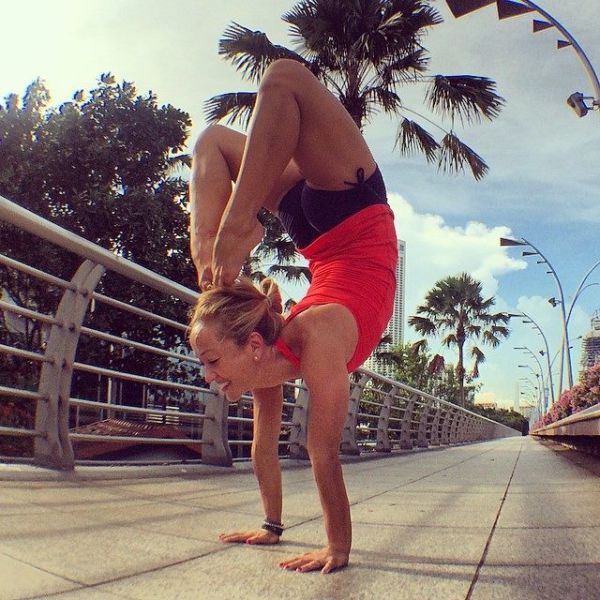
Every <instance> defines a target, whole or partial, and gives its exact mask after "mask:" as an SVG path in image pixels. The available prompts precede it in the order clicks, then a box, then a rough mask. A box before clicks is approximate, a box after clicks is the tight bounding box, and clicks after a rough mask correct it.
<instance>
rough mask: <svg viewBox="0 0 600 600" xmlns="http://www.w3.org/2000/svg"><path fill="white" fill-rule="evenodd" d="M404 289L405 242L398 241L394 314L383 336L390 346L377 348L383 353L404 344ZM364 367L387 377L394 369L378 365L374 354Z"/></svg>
mask: <svg viewBox="0 0 600 600" xmlns="http://www.w3.org/2000/svg"><path fill="white" fill-rule="evenodd" d="M405 287H406V242H403V241H402V240H398V267H397V268H396V295H395V297H394V312H393V313H392V318H391V319H390V322H389V323H388V326H387V328H386V330H385V333H384V335H389V336H390V338H391V343H390V344H385V345H384V346H380V347H379V348H377V351H382V350H383V351H385V350H389V349H391V348H392V347H393V346H397V345H398V344H402V343H403V342H404V290H405ZM365 367H366V368H367V369H370V370H371V371H375V372H377V373H379V374H381V375H385V376H387V377H389V376H391V375H392V374H393V372H394V368H393V366H391V365H389V366H388V365H378V364H377V361H376V360H375V353H373V354H371V356H370V357H369V358H368V359H367V362H366V363H365Z"/></svg>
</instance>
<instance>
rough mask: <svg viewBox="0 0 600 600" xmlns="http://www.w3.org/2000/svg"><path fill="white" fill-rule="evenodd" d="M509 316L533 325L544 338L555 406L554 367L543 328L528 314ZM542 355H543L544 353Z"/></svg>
mask: <svg viewBox="0 0 600 600" xmlns="http://www.w3.org/2000/svg"><path fill="white" fill-rule="evenodd" d="M507 316H509V317H519V318H521V320H522V322H523V323H525V324H527V325H529V324H531V325H533V327H534V328H535V329H536V330H537V332H538V333H539V334H540V335H541V336H542V339H543V340H544V346H545V348H546V361H547V363H548V387H549V388H550V397H551V399H552V404H554V400H555V396H554V381H553V380H552V365H551V363H550V349H549V347H548V339H547V338H546V335H545V334H544V332H543V330H542V328H541V327H540V326H539V325H538V324H537V323H536V322H535V321H534V319H533V317H530V316H529V315H528V314H527V313H526V312H523V311H519V312H518V313H517V314H515V313H508V315H507ZM523 317H524V318H523ZM542 355H543V353H542ZM546 409H548V407H547V406H546Z"/></svg>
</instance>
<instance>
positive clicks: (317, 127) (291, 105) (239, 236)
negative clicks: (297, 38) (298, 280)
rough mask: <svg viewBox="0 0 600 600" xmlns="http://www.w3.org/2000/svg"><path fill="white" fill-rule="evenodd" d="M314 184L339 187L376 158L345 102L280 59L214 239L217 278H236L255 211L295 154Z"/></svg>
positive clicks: (263, 88) (262, 93)
mask: <svg viewBox="0 0 600 600" xmlns="http://www.w3.org/2000/svg"><path fill="white" fill-rule="evenodd" d="M292 160H293V161H295V163H296V164H297V165H298V168H299V169H300V171H301V172H302V174H303V176H304V178H306V180H307V183H308V184H309V185H311V186H313V187H317V188H322V189H330V190H336V189H338V190H340V189H345V188H346V187H348V186H347V185H345V184H344V181H355V179H356V170H357V169H358V168H363V169H364V170H365V172H366V173H367V174H371V173H372V172H373V171H374V170H375V162H374V160H373V157H372V155H371V153H370V151H369V148H368V146H367V144H366V142H365V141H364V139H363V137H362V135H361V133H360V131H359V129H358V127H357V126H356V124H355V123H354V121H353V120H352V118H351V117H350V115H349V114H348V112H347V111H346V110H345V109H344V108H343V106H342V105H341V104H340V102H339V101H338V100H337V99H336V98H335V97H334V96H333V95H332V94H331V93H330V92H329V91H328V90H327V89H326V88H325V87H324V86H322V85H321V83H320V82H319V81H318V80H317V79H316V78H315V77H314V75H312V73H310V71H309V70H308V69H306V67H304V66H303V65H301V64H300V63H298V62H296V61H292V60H285V59H284V60H279V61H276V62H275V63H273V64H272V65H271V66H270V67H269V68H268V69H267V71H266V73H265V75H264V77H263V80H262V82H261V85H260V88H259V92H258V97H257V102H256V107H255V109H254V115H253V118H252V122H251V126H250V130H249V132H248V139H247V143H246V145H245V148H244V154H243V158H242V162H241V165H240V173H239V177H238V180H237V183H236V185H235V187H234V190H233V193H232V195H231V198H230V201H229V202H228V204H227V207H226V209H225V212H224V215H223V219H222V222H221V227H220V230H219V233H218V235H217V240H216V242H215V252H214V262H213V267H214V273H213V276H214V279H215V283H217V284H230V283H232V282H233V280H234V279H235V278H236V277H237V275H238V274H239V270H240V267H241V265H242V263H243V260H244V258H245V257H246V255H247V253H248V252H249V250H250V248H249V247H248V244H249V241H248V240H252V236H253V233H254V230H255V219H254V215H255V214H256V211H257V210H258V208H259V207H260V206H261V205H262V203H263V202H264V198H265V197H266V196H267V195H269V194H270V193H271V190H272V189H273V187H274V186H275V185H276V183H277V181H278V180H279V178H280V177H281V174H282V173H283V171H284V169H285V168H286V166H287V165H288V164H289V163H290V161H292Z"/></svg>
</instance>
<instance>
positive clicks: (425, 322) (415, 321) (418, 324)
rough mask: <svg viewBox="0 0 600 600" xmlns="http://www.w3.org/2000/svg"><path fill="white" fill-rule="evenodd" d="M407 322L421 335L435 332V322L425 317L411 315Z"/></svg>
mask: <svg viewBox="0 0 600 600" xmlns="http://www.w3.org/2000/svg"><path fill="white" fill-rule="evenodd" d="M408 324H409V325H410V326H411V327H414V328H415V330H416V331H418V332H419V333H420V334H422V335H433V334H435V332H436V326H435V323H434V322H433V321H432V320H431V319H428V318H426V317H419V316H417V315H413V316H412V317H409V318H408Z"/></svg>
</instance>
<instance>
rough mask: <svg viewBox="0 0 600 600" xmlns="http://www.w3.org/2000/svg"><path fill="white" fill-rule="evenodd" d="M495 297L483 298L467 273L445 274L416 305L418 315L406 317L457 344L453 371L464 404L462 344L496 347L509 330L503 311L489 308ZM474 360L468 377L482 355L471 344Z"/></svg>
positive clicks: (418, 327) (417, 327) (449, 344)
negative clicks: (473, 343) (455, 362)
mask: <svg viewBox="0 0 600 600" xmlns="http://www.w3.org/2000/svg"><path fill="white" fill-rule="evenodd" d="M495 302H496V301H495V298H494V297H491V298H487V299H484V298H483V296H482V288H481V283H480V282H479V281H477V280H475V279H473V278H472V277H471V276H470V275H469V274H468V273H461V274H460V275H457V276H451V277H446V278H445V279H441V280H440V281H437V282H436V284H435V285H434V287H433V288H432V289H431V290H430V291H429V292H428V293H427V296H426V297H425V302H424V304H422V305H420V306H418V307H417V313H418V314H417V315H413V316H411V317H409V319H408V324H409V325H411V326H412V327H414V328H415V330H416V331H417V332H419V333H420V334H422V335H425V336H428V337H437V336H444V337H443V339H442V343H443V344H444V345H445V346H447V347H449V348H450V347H456V348H457V350H458V361H457V365H456V375H457V378H458V382H459V387H460V403H461V404H462V405H464V399H465V391H464V381H465V376H466V373H465V368H464V346H465V343H466V342H468V341H469V340H474V341H477V342H481V343H483V344H487V345H489V346H492V347H496V346H498V345H499V344H500V342H501V340H502V339H503V338H507V337H508V335H509V333H510V331H509V329H508V328H507V327H506V326H505V325H506V323H507V322H508V319H509V317H508V316H507V315H506V314H504V313H493V312H491V309H492V307H493V306H494V304H495ZM470 354H471V357H472V358H473V360H474V363H473V369H472V371H471V377H472V378H476V377H478V375H479V364H480V363H482V362H483V361H484V360H485V355H484V354H483V352H482V351H481V350H480V348H479V347H477V346H475V345H473V346H472V347H471V351H470Z"/></svg>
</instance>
